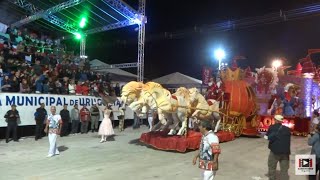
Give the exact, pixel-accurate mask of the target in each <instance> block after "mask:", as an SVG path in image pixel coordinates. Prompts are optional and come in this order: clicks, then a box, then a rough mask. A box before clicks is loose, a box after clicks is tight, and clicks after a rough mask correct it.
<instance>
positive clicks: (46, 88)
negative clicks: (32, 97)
mask: <svg viewBox="0 0 320 180" xmlns="http://www.w3.org/2000/svg"><path fill="white" fill-rule="evenodd" d="M49 92H50V87H49V81H48V78H45V79H44V81H43V86H42V93H43V94H48V93H49Z"/></svg>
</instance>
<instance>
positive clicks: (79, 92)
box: [76, 81, 82, 95]
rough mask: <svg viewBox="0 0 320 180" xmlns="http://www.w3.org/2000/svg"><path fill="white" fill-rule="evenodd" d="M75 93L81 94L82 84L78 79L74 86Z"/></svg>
mask: <svg viewBox="0 0 320 180" xmlns="http://www.w3.org/2000/svg"><path fill="white" fill-rule="evenodd" d="M76 95H82V86H81V82H80V81H78V84H77V86H76Z"/></svg>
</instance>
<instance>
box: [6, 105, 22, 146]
mask: <svg viewBox="0 0 320 180" xmlns="http://www.w3.org/2000/svg"><path fill="white" fill-rule="evenodd" d="M16 108H17V106H16V105H14V104H13V105H11V110H9V111H7V113H6V114H5V115H4V118H5V119H6V122H7V123H8V124H7V132H6V143H8V142H9V137H10V134H11V132H12V133H13V140H14V141H16V142H18V135H17V128H18V119H19V118H20V116H19V112H18V111H17V109H16Z"/></svg>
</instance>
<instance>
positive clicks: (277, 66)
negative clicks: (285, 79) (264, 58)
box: [272, 59, 282, 69]
mask: <svg viewBox="0 0 320 180" xmlns="http://www.w3.org/2000/svg"><path fill="white" fill-rule="evenodd" d="M281 66H282V61H281V60H279V59H275V60H273V62H272V67H274V68H276V69H278V68H279V67H281Z"/></svg>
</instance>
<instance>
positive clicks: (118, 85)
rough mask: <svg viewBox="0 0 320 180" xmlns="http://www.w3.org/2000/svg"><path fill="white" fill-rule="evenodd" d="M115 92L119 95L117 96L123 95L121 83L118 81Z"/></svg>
mask: <svg viewBox="0 0 320 180" xmlns="http://www.w3.org/2000/svg"><path fill="white" fill-rule="evenodd" d="M114 92H115V93H116V96H117V97H120V96H121V92H120V84H119V83H117V84H116V87H114Z"/></svg>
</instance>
